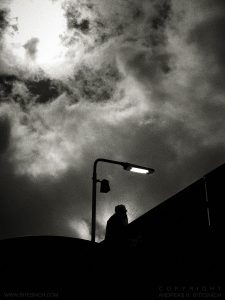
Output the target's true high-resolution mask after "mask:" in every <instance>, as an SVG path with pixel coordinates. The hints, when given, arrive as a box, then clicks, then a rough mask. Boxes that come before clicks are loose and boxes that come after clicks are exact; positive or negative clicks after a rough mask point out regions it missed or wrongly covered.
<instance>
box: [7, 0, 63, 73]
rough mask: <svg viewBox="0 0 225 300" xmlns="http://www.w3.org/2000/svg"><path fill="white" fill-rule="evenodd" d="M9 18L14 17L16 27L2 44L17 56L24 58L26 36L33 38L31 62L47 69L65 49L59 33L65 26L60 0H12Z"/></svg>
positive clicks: (25, 60)
mask: <svg viewBox="0 0 225 300" xmlns="http://www.w3.org/2000/svg"><path fill="white" fill-rule="evenodd" d="M10 18H11V19H12V20H13V19H16V20H17V26H18V31H17V32H15V33H14V34H13V35H7V36H6V44H7V45H8V47H9V48H10V49H11V50H12V52H13V53H14V55H15V56H16V57H17V58H18V59H20V60H22V61H23V62H24V63H27V62H28V61H27V58H26V55H25V49H24V45H25V44H26V43H27V41H29V40H30V39H32V38H37V39H38V40H39V43H38V45H37V55H36V58H35V64H36V65H37V66H38V67H41V68H43V69H44V70H45V71H48V69H49V68H51V66H52V65H54V66H55V64H58V63H59V62H60V60H61V59H62V56H63V53H64V51H65V48H64V47H63V45H62V43H61V40H60V34H63V32H64V31H65V30H66V20H65V17H64V15H63V10H62V8H61V3H60V2H58V1H56V2H53V1H50V0H46V1H39V0H20V1H17V0H14V1H12V3H11V5H10ZM33 63H34V62H33ZM30 64H32V63H31V62H30Z"/></svg>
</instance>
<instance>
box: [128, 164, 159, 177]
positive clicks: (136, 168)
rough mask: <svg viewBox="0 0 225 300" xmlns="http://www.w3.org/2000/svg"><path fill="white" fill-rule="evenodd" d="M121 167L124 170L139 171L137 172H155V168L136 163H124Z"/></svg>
mask: <svg viewBox="0 0 225 300" xmlns="http://www.w3.org/2000/svg"><path fill="white" fill-rule="evenodd" d="M123 168H124V170H126V171H130V172H134V173H139V174H145V175H147V174H152V173H154V172H155V170H154V169H152V168H146V167H141V166H137V165H134V164H130V163H124V164H123Z"/></svg>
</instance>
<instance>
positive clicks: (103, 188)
mask: <svg viewBox="0 0 225 300" xmlns="http://www.w3.org/2000/svg"><path fill="white" fill-rule="evenodd" d="M109 191H110V186H109V181H108V180H107V179H103V180H101V187H100V193H108V192H109Z"/></svg>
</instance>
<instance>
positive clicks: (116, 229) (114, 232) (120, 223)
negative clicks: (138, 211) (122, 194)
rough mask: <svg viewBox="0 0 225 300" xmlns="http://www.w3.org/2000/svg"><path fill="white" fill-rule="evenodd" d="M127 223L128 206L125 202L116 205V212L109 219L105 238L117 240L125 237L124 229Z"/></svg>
mask: <svg viewBox="0 0 225 300" xmlns="http://www.w3.org/2000/svg"><path fill="white" fill-rule="evenodd" d="M127 225H128V218H127V210H126V207H125V206H124V205H123V204H120V205H117V206H116V207H115V213H114V214H113V215H112V216H111V217H110V218H109V220H108V221H107V225H106V233H105V240H106V241H112V242H114V241H115V242H116V241H120V240H121V239H123V233H124V229H125V227H126V226H127Z"/></svg>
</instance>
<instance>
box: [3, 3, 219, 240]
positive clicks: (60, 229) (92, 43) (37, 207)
mask: <svg viewBox="0 0 225 300" xmlns="http://www.w3.org/2000/svg"><path fill="white" fill-rule="evenodd" d="M223 7H224V5H223V2H221V1H215V2H214V7H213V9H211V2H210V1H209V2H208V1H198V2H197V1H180V0H179V1H175V0H174V1H115V2H112V1H106V0H104V1H101V2H99V1H91V2H88V3H86V2H85V3H84V2H82V1H66V2H65V5H64V7H63V9H64V14H65V18H67V30H66V31H65V32H64V34H63V35H62V36H61V43H62V44H63V45H64V47H65V49H66V50H65V49H64V50H65V52H64V53H63V55H62V57H61V59H62V60H61V65H60V64H59V65H58V64H56V65H55V66H54V67H53V66H51V67H49V69H51V71H49V70H48V72H47V71H46V70H44V69H42V68H41V67H40V66H36V67H35V68H32V67H31V64H28V66H27V67H25V66H24V65H20V64H19V63H18V62H17V60H16V56H14V55H13V56H11V53H12V52H10V51H6V50H7V47H8V46H7V47H6V45H5V44H4V47H3V48H4V49H3V50H4V51H3V54H4V60H3V62H2V63H1V65H2V66H4V72H3V71H1V72H2V75H1V78H0V84H1V87H2V88H1V102H0V103H1V104H0V112H1V114H0V115H1V117H0V130H2V131H4V134H3V135H2V136H1V138H0V151H1V158H0V165H1V168H0V169H1V172H2V173H4V174H3V175H2V178H3V181H4V184H3V186H4V199H5V202H4V201H3V202H2V204H1V205H2V209H1V210H0V211H3V212H5V215H8V216H9V217H8V220H6V217H5V218H3V219H4V224H7V228H10V229H9V230H8V232H10V234H15V232H16V227H17V225H18V226H19V223H20V222H21V226H20V230H18V231H19V232H20V233H21V232H26V233H29V230H28V228H33V229H31V230H30V232H36V233H37V232H38V233H40V232H47V231H48V232H51V233H58V234H65V235H72V236H73V235H74V236H78V237H81V238H88V236H90V216H91V175H92V166H93V162H94V160H95V159H96V158H98V157H106V158H111V159H115V160H119V161H130V162H133V163H136V164H140V165H148V166H150V167H153V168H155V169H156V173H155V174H154V175H153V176H145V177H141V176H137V175H136V176H135V175H134V174H131V173H128V172H124V171H123V170H119V169H118V167H115V168H113V167H112V166H107V164H104V165H101V166H100V165H99V170H98V176H99V178H100V179H103V178H107V179H109V180H110V183H111V191H110V193H109V194H107V195H100V194H99V193H98V209H97V224H98V230H97V231H98V232H97V235H98V239H99V240H100V239H101V238H103V237H104V226H105V224H106V220H107V218H108V217H109V216H110V214H112V213H113V211H114V206H115V205H116V204H120V203H125V204H126V206H127V208H128V216H129V220H130V221H132V220H133V219H135V218H136V217H138V216H140V215H141V214H142V213H144V212H146V211H147V210H149V209H150V208H152V207H154V206H155V205H157V204H158V203H160V202H161V201H163V200H165V199H166V198H167V197H169V196H171V195H172V194H174V193H176V192H177V191H178V190H180V189H182V188H184V187H185V186H187V185H188V184H190V183H192V182H193V181H194V180H196V179H198V178H199V177H200V176H202V175H203V174H205V173H206V172H208V171H210V170H211V169H213V168H215V167H216V166H218V165H219V164H221V163H223V162H224V158H225V155H224V153H225V152H224V148H225V143H224V129H225V126H224V116H225V105H224V88H223V84H222V83H223V77H224V75H223V74H224V65H225V64H224V57H223V53H224V44H223V43H222V41H223V38H222V37H223V35H224V34H223V33H224V26H222V25H223V23H224V17H223V15H222V11H223ZM193 11H196V13H195V14H194V13H193ZM37 43H38V41H37V40H36V41H33V40H29V41H28V43H27V48H26V51H27V54H28V56H29V57H30V59H31V60H33V63H36V61H37V59H36V60H35V56H38V55H37V54H38V52H37V51H38V45H39V44H37ZM10 59H11V60H10ZM10 61H13V64H10ZM62 66H63V67H62ZM1 70H3V68H2V69H1ZM49 74H50V75H49ZM3 157H4V159H3ZM9 182H11V183H12V184H13V186H14V191H11V190H10V188H9ZM20 187H22V188H20ZM10 203H11V204H12V203H13V204H14V206H13V207H14V208H13V209H11V206H12V205H10ZM17 212H18V216H16V215H17ZM43 212H44V213H43ZM2 214H3V213H2ZM24 215H25V216H27V218H24V220H23V216H24ZM40 215H43V217H42V218H40ZM49 215H50V217H49V219H48V216H49ZM14 218H15V221H13V219H14ZM39 218H40V219H39ZM32 220H34V223H35V224H36V225H32ZM42 222H43V223H42ZM13 223H14V225H15V226H13V225H12V224H13ZM10 224H11V225H10ZM10 226H12V227H10Z"/></svg>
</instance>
